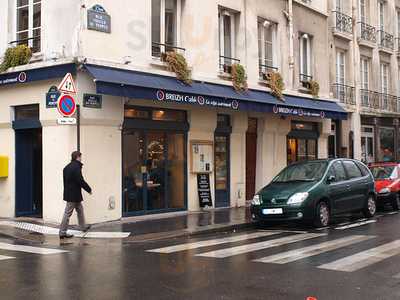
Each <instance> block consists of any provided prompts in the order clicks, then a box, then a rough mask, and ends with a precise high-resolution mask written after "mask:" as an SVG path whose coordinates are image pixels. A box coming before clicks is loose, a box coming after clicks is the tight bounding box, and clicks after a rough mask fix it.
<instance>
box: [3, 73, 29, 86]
mask: <svg viewBox="0 0 400 300" xmlns="http://www.w3.org/2000/svg"><path fill="white" fill-rule="evenodd" d="M27 79H28V75H27V74H26V73H25V72H19V73H12V74H5V75H4V76H2V77H0V86H1V85H6V84H13V83H24V82H26V81H27Z"/></svg>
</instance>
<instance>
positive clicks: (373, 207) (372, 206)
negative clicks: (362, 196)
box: [368, 197, 376, 215]
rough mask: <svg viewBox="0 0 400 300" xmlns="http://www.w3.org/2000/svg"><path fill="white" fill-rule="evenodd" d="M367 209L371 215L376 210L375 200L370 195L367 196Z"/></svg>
mask: <svg viewBox="0 0 400 300" xmlns="http://www.w3.org/2000/svg"><path fill="white" fill-rule="evenodd" d="M368 211H369V212H370V214H371V215H374V214H375V212H376V205H375V200H374V199H373V198H372V197H369V199H368Z"/></svg>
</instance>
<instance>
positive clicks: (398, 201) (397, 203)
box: [392, 193, 400, 210]
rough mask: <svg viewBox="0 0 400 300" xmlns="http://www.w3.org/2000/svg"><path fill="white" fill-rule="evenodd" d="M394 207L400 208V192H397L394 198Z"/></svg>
mask: <svg viewBox="0 0 400 300" xmlns="http://www.w3.org/2000/svg"><path fill="white" fill-rule="evenodd" d="M392 208H393V210H400V194H399V193H396V195H395V196H394V199H393V200H392Z"/></svg>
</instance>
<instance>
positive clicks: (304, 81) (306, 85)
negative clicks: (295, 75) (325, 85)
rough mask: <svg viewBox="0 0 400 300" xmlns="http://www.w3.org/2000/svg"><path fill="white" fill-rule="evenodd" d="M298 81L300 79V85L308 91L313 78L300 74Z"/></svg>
mask: <svg viewBox="0 0 400 300" xmlns="http://www.w3.org/2000/svg"><path fill="white" fill-rule="evenodd" d="M299 79H300V83H301V85H302V86H303V87H304V88H306V89H309V88H310V81H311V80H312V79H313V77H312V76H311V75H307V74H301V73H300V75H299Z"/></svg>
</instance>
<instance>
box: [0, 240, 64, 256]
mask: <svg viewBox="0 0 400 300" xmlns="http://www.w3.org/2000/svg"><path fill="white" fill-rule="evenodd" d="M0 249H1V250H9V251H18V252H26V253H34V254H41V255H49V254H59V253H66V252H68V251H65V250H59V249H50V248H39V247H32V246H25V245H14V244H7V243H0Z"/></svg>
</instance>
